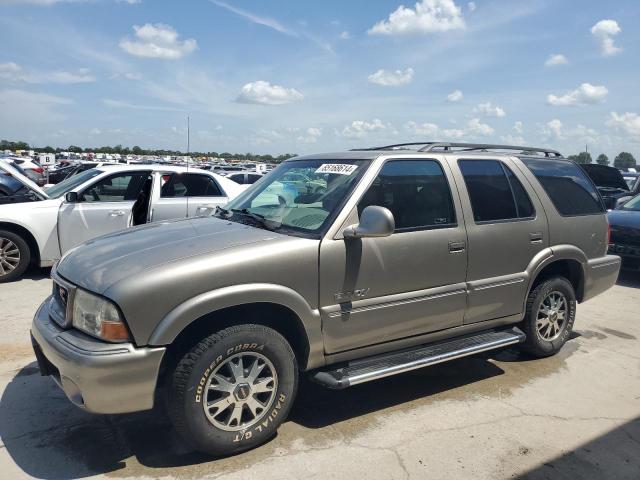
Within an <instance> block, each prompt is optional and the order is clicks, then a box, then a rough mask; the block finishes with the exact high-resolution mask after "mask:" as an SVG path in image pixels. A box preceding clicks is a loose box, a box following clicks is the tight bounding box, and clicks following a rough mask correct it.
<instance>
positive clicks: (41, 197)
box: [0, 162, 243, 282]
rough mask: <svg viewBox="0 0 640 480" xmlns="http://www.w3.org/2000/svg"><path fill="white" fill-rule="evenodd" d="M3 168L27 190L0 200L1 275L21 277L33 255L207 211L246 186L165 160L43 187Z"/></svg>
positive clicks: (47, 256)
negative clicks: (10, 199) (19, 194)
mask: <svg viewBox="0 0 640 480" xmlns="http://www.w3.org/2000/svg"><path fill="white" fill-rule="evenodd" d="M0 172H2V177H4V176H6V175H7V174H8V175H10V176H11V177H10V178H11V179H12V180H18V181H19V182H20V183H21V184H22V186H23V190H18V191H19V192H26V193H23V194H22V195H23V196H24V197H25V201H23V202H19V201H18V199H17V198H16V194H15V193H14V195H13V196H12V197H10V198H12V199H13V200H14V201H6V202H4V203H5V204H4V205H0V242H3V243H2V244H3V245H5V246H4V247H3V249H2V255H0V282H3V281H4V282H6V281H10V280H15V279H17V278H20V276H22V274H23V273H24V272H25V270H26V269H27V267H28V266H29V265H30V264H31V263H32V262H33V263H35V264H36V265H39V266H42V267H44V266H51V265H53V264H54V262H55V261H57V260H58V259H59V258H60V257H61V256H62V255H64V253H65V252H67V251H69V250H70V249H71V248H73V247H74V246H76V245H78V244H80V243H82V242H84V241H86V240H89V239H91V238H94V237H98V236H100V235H104V234H107V233H111V232H116V231H118V230H123V229H126V228H129V227H132V226H136V225H142V224H145V223H151V222H159V221H164V220H170V219H179V218H188V217H195V216H210V215H211V214H212V213H213V212H214V210H215V208H216V207H217V206H220V205H224V204H226V203H227V202H228V201H229V200H230V199H233V198H235V197H236V196H237V195H238V194H239V193H240V192H241V191H242V190H243V186H241V185H238V184H236V183H235V182H232V181H231V180H228V179H226V178H224V177H222V176H220V175H217V174H215V173H211V172H207V171H204V170H197V169H187V168H184V167H172V166H164V165H104V166H100V167H96V168H92V169H89V170H86V171H84V172H82V173H79V174H77V175H74V176H72V177H69V178H67V179H66V180H64V181H63V182H61V183H59V184H57V185H55V186H51V187H48V188H44V189H43V188H40V187H38V185H36V184H35V183H34V182H32V181H30V180H29V179H28V178H27V177H26V176H24V175H23V174H21V173H20V172H19V171H18V170H17V169H16V168H14V167H12V166H11V165H9V164H8V163H6V162H1V163H0ZM27 197H28V198H27ZM0 203H3V202H2V197H0ZM13 247H15V248H13ZM7 251H11V252H13V254H12V255H11V256H8V255H5V253H6V252H7Z"/></svg>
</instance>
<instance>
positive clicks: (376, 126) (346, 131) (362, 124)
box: [338, 118, 390, 138]
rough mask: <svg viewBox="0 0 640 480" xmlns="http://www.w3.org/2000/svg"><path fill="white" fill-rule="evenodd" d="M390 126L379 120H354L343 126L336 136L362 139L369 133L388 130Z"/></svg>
mask: <svg viewBox="0 0 640 480" xmlns="http://www.w3.org/2000/svg"><path fill="white" fill-rule="evenodd" d="M389 128H390V126H389V125H387V124H385V123H383V122H382V120H380V119H379V118H375V119H373V121H372V122H367V121H364V120H354V121H353V122H351V124H350V125H347V126H345V127H344V128H343V129H342V131H340V132H338V135H340V136H343V137H346V138H364V137H366V136H367V135H368V134H369V133H372V132H380V131H384V130H387V129H389Z"/></svg>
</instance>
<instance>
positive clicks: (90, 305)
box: [73, 289, 129, 342]
mask: <svg viewBox="0 0 640 480" xmlns="http://www.w3.org/2000/svg"><path fill="white" fill-rule="evenodd" d="M73 326H74V327H76V328H77V329H78V330H82V331H83V332H86V333H88V334H89V335H93V336H94V337H98V338H101V339H103V340H109V341H111V342H125V341H127V340H129V332H128V331H127V327H126V326H125V324H124V322H123V321H122V318H121V317H120V312H119V311H118V307H116V306H115V305H114V304H113V303H111V302H110V301H108V300H105V299H104V298H102V297H98V296H97V295H93V294H91V293H89V292H85V291H84V290H80V289H78V290H76V294H75V296H74V300H73Z"/></svg>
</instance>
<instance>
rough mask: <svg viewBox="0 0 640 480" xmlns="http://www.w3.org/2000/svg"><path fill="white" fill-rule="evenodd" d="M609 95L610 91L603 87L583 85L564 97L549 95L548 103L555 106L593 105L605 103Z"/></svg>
mask: <svg viewBox="0 0 640 480" xmlns="http://www.w3.org/2000/svg"><path fill="white" fill-rule="evenodd" d="M608 94H609V90H607V88H606V87H605V86H603V85H591V84H590V83H583V84H582V85H580V86H579V87H578V88H576V89H575V90H571V91H570V92H567V93H565V94H564V95H561V96H556V95H548V96H547V103H548V104H549V105H554V106H568V105H592V104H595V103H600V102H602V101H604V99H605V98H606V97H607V95H608Z"/></svg>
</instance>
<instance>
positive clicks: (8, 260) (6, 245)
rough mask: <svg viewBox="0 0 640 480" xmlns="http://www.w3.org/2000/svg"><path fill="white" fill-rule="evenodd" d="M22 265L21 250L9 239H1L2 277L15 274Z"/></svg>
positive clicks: (0, 259)
mask: <svg viewBox="0 0 640 480" xmlns="http://www.w3.org/2000/svg"><path fill="white" fill-rule="evenodd" d="M19 264H20V250H19V249H18V246H17V245H16V244H15V243H13V242H12V241H11V240H9V239H8V238H3V237H0V277H2V276H4V275H8V274H10V273H11V272H13V271H14V270H15V269H16V267H17V266H18V265H19Z"/></svg>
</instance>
